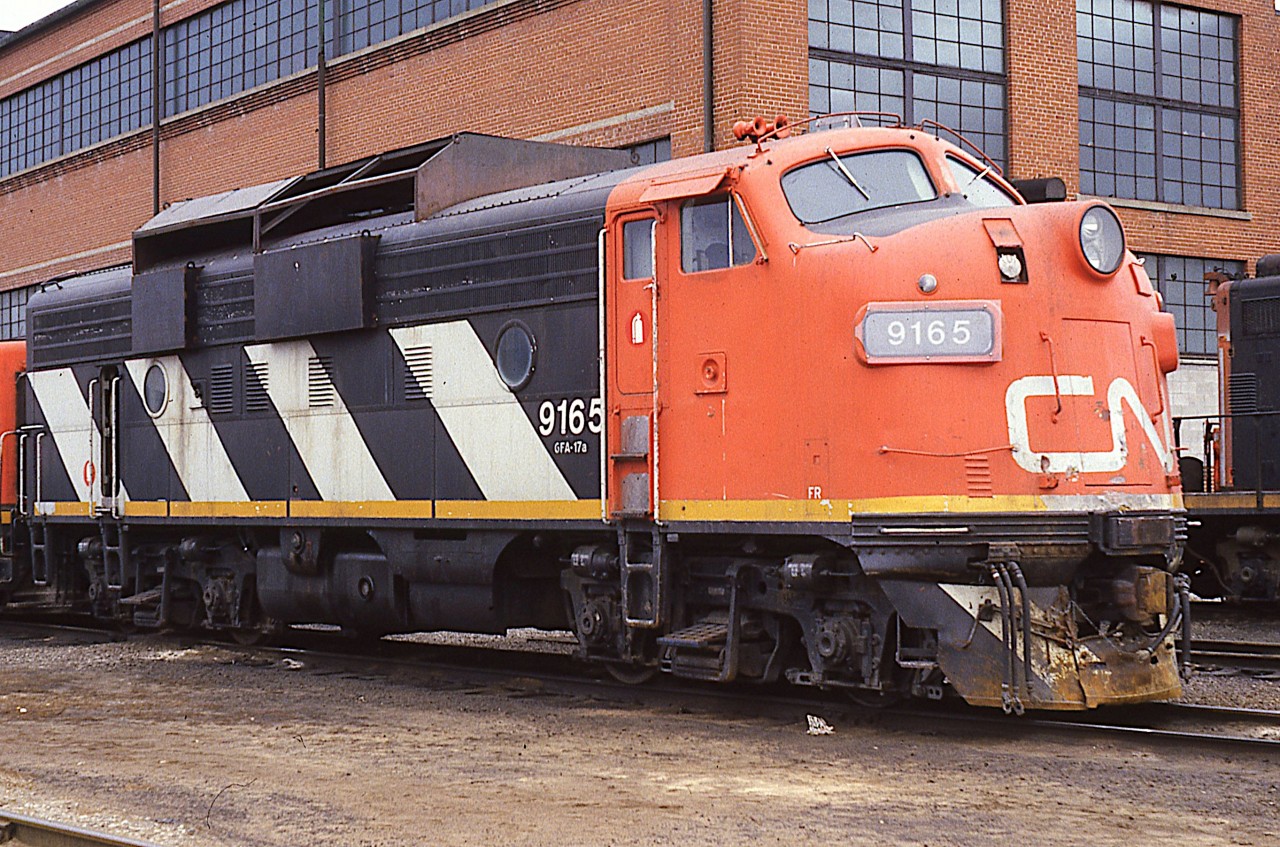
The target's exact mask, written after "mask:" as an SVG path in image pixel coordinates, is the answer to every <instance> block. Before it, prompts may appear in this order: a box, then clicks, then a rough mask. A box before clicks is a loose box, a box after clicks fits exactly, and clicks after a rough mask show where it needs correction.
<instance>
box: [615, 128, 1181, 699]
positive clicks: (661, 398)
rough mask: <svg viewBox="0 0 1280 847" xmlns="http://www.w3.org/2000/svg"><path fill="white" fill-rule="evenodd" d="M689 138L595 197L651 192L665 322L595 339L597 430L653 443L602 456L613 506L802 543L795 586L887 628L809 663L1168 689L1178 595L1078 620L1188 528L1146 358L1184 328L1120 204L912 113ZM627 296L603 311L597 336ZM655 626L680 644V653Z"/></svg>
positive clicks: (1005, 681) (867, 625)
mask: <svg viewBox="0 0 1280 847" xmlns="http://www.w3.org/2000/svg"><path fill="white" fill-rule="evenodd" d="M754 129H755V127H752V130H754ZM744 137H751V134H749V133H747V132H746V131H745V130H744ZM756 137H759V136H756ZM700 158H701V159H702V161H700V162H699V164H698V167H697V168H694V166H693V164H692V163H671V164H669V165H665V166H660V167H659V168H657V169H655V170H653V171H650V172H648V173H645V174H642V175H640V176H637V177H636V178H635V179H633V180H631V181H628V182H625V183H623V184H622V185H620V186H619V188H618V189H616V190H615V192H614V195H613V197H612V198H611V209H612V210H613V212H612V213H611V214H612V215H613V218H612V219H613V220H622V219H623V218H625V217H626V216H628V215H631V214H646V213H644V212H641V211H640V209H641V208H642V207H643V206H648V208H650V209H652V208H654V207H655V206H656V208H657V209H658V210H659V211H660V212H661V216H660V217H659V218H657V219H656V220H655V222H654V224H653V230H654V233H655V236H654V238H655V242H654V243H655V247H654V256H655V257H656V265H655V275H654V278H653V280H652V282H651V283H649V284H651V285H652V286H653V287H652V288H651V289H646V291H645V293H646V294H647V295H649V297H650V302H648V303H646V304H645V311H646V315H649V316H651V319H652V323H653V327H654V331H653V333H652V335H651V336H650V337H647V338H646V339H645V344H646V345H647V346H646V349H645V351H644V355H643V356H641V357H639V358H637V359H635V360H628V359H626V358H625V356H623V355H622V353H619V354H618V356H617V357H616V358H614V359H613V360H612V362H613V364H614V365H615V366H616V367H617V368H618V369H619V370H618V372H617V373H616V374H615V375H614V378H613V380H611V381H610V384H609V392H610V393H609V397H608V406H609V407H610V409H612V410H613V411H614V414H615V418H614V420H616V421H618V422H619V423H620V426H619V427H618V429H617V433H616V435H611V442H610V450H609V452H610V454H611V455H614V456H623V455H627V456H635V455H637V453H636V451H625V450H621V449H619V448H620V447H621V445H622V443H623V440H624V439H626V438H629V439H631V443H633V444H636V445H643V447H644V451H645V452H644V455H643V458H627V459H614V460H613V463H612V465H611V468H610V470H611V471H612V473H611V475H610V476H609V495H610V497H609V504H608V507H609V509H610V511H611V512H612V514H614V515H615V516H617V517H619V518H622V517H625V518H627V519H644V520H645V521H648V522H651V523H652V525H654V526H656V527H659V528H660V531H661V532H665V533H668V534H676V535H678V537H679V539H680V542H679V543H680V546H681V549H690V548H691V547H692V546H693V544H695V543H698V542H692V541H689V540H687V539H689V538H690V533H693V534H694V536H695V537H696V536H697V535H698V534H699V533H701V532H702V531H703V530H704V528H708V527H711V526H718V527H721V528H723V527H726V526H730V527H733V528H734V529H735V530H736V531H737V532H739V533H744V534H746V535H747V536H749V537H750V538H753V539H757V540H754V541H751V542H745V541H735V542H731V543H732V544H738V543H748V544H749V546H752V547H753V548H758V549H761V550H771V551H773V552H772V554H771V555H776V556H779V557H780V558H781V559H782V560H783V567H782V573H783V574H786V573H788V571H787V568H788V567H793V568H799V567H800V564H801V561H800V557H803V558H805V560H806V562H808V564H807V570H803V572H804V573H806V574H808V575H809V576H808V577H806V579H807V580H809V581H808V582H806V581H804V580H801V581H799V582H797V581H795V580H792V582H791V583H790V584H788V580H787V578H786V577H785V576H783V577H782V578H781V588H780V590H783V591H784V592H785V591H792V592H794V591H796V590H800V586H801V585H803V586H805V590H809V591H812V592H814V594H813V600H812V602H813V604H814V607H815V609H816V611H813V612H810V614H812V615H813V616H814V617H816V618H817V619H818V620H820V621H827V622H828V623H830V626H833V627H835V628H836V629H835V630H831V631H832V632H853V631H858V632H863V633H865V634H866V637H869V638H871V639H872V642H874V641H875V638H876V637H879V638H880V639H881V642H880V643H881V645H882V646H883V647H885V649H887V645H889V644H891V643H896V644H897V645H898V646H897V648H896V649H897V651H898V652H897V654H896V655H895V656H894V657H892V658H891V657H888V656H885V657H883V658H884V659H885V660H886V665H885V667H886V668H892V669H894V670H893V671H892V673H887V674H885V675H884V676H881V677H878V678H873V679H869V678H868V675H867V674H866V673H865V672H862V673H859V672H857V671H856V670H854V669H852V668H851V666H850V665H849V664H848V662H846V663H845V664H843V665H841V664H839V663H836V662H834V661H833V660H832V659H831V658H830V657H824V656H823V655H821V654H820V653H815V652H814V651H813V650H808V651H807V652H808V656H807V667H804V668H802V669H797V670H796V671H795V672H794V673H791V674H790V675H791V676H792V677H794V678H796V679H797V680H799V681H806V682H811V683H813V684H819V685H828V686H841V685H843V686H854V687H859V686H869V687H876V686H880V687H883V686H886V685H890V686H893V685H905V686H907V687H909V688H914V689H915V690H916V691H917V693H920V692H922V691H929V690H933V689H932V688H931V686H934V685H935V684H940V682H938V683H935V680H940V679H941V678H942V677H945V678H946V679H948V680H949V681H950V684H951V685H952V686H953V687H954V688H955V689H956V690H957V691H959V693H961V694H962V695H963V696H964V697H966V698H967V699H969V700H971V701H972V702H975V703H982V704H988V705H1009V706H1010V707H1012V704H1013V703H1014V702H1015V701H1016V702H1018V703H1019V704H1021V706H1025V707H1043V708H1081V707H1085V706H1092V705H1098V704H1100V703H1105V702H1122V701H1128V700H1140V699H1151V698H1162V697H1169V696H1174V695H1176V693H1177V690H1178V682H1177V673H1176V671H1175V669H1174V663H1173V655H1172V651H1171V650H1170V649H1169V646H1170V643H1171V642H1169V640H1168V639H1169V633H1167V632H1164V633H1163V634H1162V630H1164V629H1165V624H1167V623H1169V622H1170V621H1171V620H1172V619H1173V617H1174V616H1175V615H1176V614H1177V611H1176V608H1175V607H1174V606H1173V605H1169V604H1168V601H1167V598H1166V599H1165V600H1164V601H1162V602H1164V603H1165V604H1166V605H1167V606H1168V608H1163V609H1161V610H1160V612H1159V613H1157V614H1154V615H1150V614H1149V615H1145V616H1139V617H1141V618H1142V620H1141V622H1138V621H1126V623H1124V624H1123V625H1121V627H1120V629H1117V630H1109V631H1106V632H1101V631H1098V630H1097V628H1096V625H1094V624H1092V623H1091V621H1096V620H1099V618H1098V617H1095V616H1094V612H1097V611H1098V610H1105V609H1111V608H1114V607H1118V606H1122V605H1123V602H1122V601H1121V599H1118V598H1117V597H1116V596H1115V595H1116V593H1117V591H1119V592H1120V593H1121V594H1123V593H1124V591H1123V590H1121V589H1118V588H1116V586H1117V585H1119V584H1121V583H1123V582H1124V580H1121V581H1120V582H1117V580H1116V578H1115V577H1114V574H1115V573H1118V572H1120V571H1125V572H1128V571H1127V570H1126V569H1132V568H1135V567H1136V568H1139V569H1143V570H1142V573H1148V572H1150V573H1156V574H1160V575H1167V573H1168V570H1169V569H1171V568H1173V567H1175V566H1176V564H1177V562H1178V559H1179V556H1180V547H1179V543H1180V537H1181V532H1182V525H1183V524H1182V520H1181V517H1180V515H1179V513H1178V512H1177V509H1178V507H1179V505H1180V496H1179V494H1178V491H1177V489H1176V463H1175V462H1174V461H1173V452H1172V450H1171V445H1172V433H1171V429H1170V420H1169V413H1168V403H1167V389H1166V387H1165V381H1164V376H1165V372H1166V371H1167V370H1168V369H1169V367H1170V365H1171V363H1173V362H1175V361H1176V352H1175V353H1174V354H1173V355H1171V354H1170V352H1169V351H1170V345H1169V337H1168V323H1167V318H1166V316H1163V315H1161V314H1160V313H1159V310H1158V307H1157V304H1156V300H1155V297H1154V296H1153V292H1152V290H1151V287H1150V284H1149V281H1148V280H1146V278H1145V275H1144V274H1143V273H1142V271H1141V268H1140V266H1138V265H1136V264H1135V263H1134V262H1133V261H1132V257H1131V256H1130V255H1129V254H1128V253H1127V251H1126V249H1125V246H1124V237H1123V232H1122V230H1121V229H1120V225H1119V222H1118V220H1117V219H1116V218H1115V215H1114V213H1112V212H1111V211H1110V210H1109V209H1107V208H1106V207H1105V206H1103V205H1101V204H1097V203H1061V204H1055V205H1052V206H1028V205H1025V204H1024V203H1023V202H1022V200H1021V198H1020V197H1019V196H1018V195H1017V194H1016V192H1015V191H1014V190H1013V189H1012V188H1011V187H1010V186H1009V185H1008V184H1006V183H1004V182H1003V181H1002V180H1000V179H999V178H998V176H996V175H995V173H994V171H993V170H992V169H991V168H990V167H989V166H987V165H985V164H984V163H982V162H979V161H975V160H973V159H972V158H971V157H969V156H967V155H965V154H963V153H962V152H960V151H959V150H958V149H957V148H955V147H952V146H951V145H949V144H946V143H945V142H942V141H940V140H939V139H937V138H933V137H931V136H928V135H926V134H924V133H922V132H920V131H919V130H909V129H876V130H869V129H868V130H858V129H853V130H844V131H830V132H810V133H808V134H806V135H803V136H799V137H795V138H793V139H789V140H787V141H779V140H769V139H766V140H765V141H764V142H762V143H761V144H760V145H759V146H758V147H757V149H756V150H754V151H751V152H747V153H746V154H745V155H743V153H742V152H739V151H730V152H727V153H724V154H716V155H715V156H713V157H700ZM631 209H635V210H636V211H634V212H632V211H629V210H631ZM611 232H614V233H616V232H617V230H616V229H614V230H611ZM621 240H623V241H625V235H624V236H623V237H622V239H621ZM622 249H623V250H625V249H626V247H625V244H624V245H623V246H622ZM712 253H714V259H713V260H712V261H708V260H707V258H706V257H707V255H708V254H712ZM611 285H612V286H613V287H611V288H610V292H609V294H608V295H607V296H606V302H609V301H610V299H611V298H612V301H613V302H614V303H620V302H624V301H625V302H632V301H628V300H626V299H625V298H628V297H634V296H635V295H633V294H631V293H628V285H629V283H628V282H627V281H626V280H625V279H621V280H618V281H616V282H613V283H611ZM637 302H638V301H637ZM624 317H625V316H624V315H621V314H613V315H611V314H609V313H606V318H605V319H606V327H607V332H608V331H609V328H610V327H612V326H613V324H614V323H615V322H616V321H617V320H618V319H619V318H624ZM609 349H610V350H614V349H616V348H615V347H612V346H611V347H610V348H609ZM712 356H714V357H715V358H714V361H715V362H716V368H717V369H718V371H719V372H720V373H721V376H720V377H719V378H718V380H717V382H716V383H715V388H714V389H709V388H708V385H707V381H706V378H705V377H706V373H707V368H708V364H707V363H708V362H709V361H712V359H711V358H710V357H712ZM650 367H652V373H649V368H650ZM628 368H634V370H627V369H628ZM628 373H629V374H632V376H627V374H628ZM650 380H652V381H651V382H650ZM624 384H629V385H632V386H639V385H643V386H644V387H645V390H644V392H643V393H637V392H630V393H629V392H628V391H627V390H620V387H621V386H622V385H624ZM650 387H651V388H650ZM629 428H630V429H629ZM760 538H767V539H770V540H769V541H768V542H764V541H760V540H758V539H760ZM819 538H820V539H821V540H818V539H819ZM685 545H689V547H686V546H685ZM815 549H816V550H817V551H818V552H816V553H815V552H814V551H815ZM788 554H790V555H788ZM764 555H766V556H767V555H770V554H764ZM813 556H816V557H817V558H816V559H815V560H814V561H808V559H809V557H813ZM690 566H691V567H695V568H696V567H699V566H698V565H690ZM706 567H713V566H712V565H710V564H707V565H706ZM759 567H761V568H763V571H762V572H767V571H768V569H767V567H765V566H763V565H760V566H759ZM797 572H799V571H797ZM819 574H825V576H819ZM840 580H844V582H840ZM767 584H768V579H767V578H766V579H762V580H760V585H767ZM1125 584H1128V583H1125ZM1162 584H1163V583H1162ZM836 585H840V586H842V590H843V591H845V592H846V593H843V594H841V593H840V592H838V591H837V592H835V594H833V595H831V596H825V597H824V595H823V590H824V588H823V586H825V587H826V588H825V590H829V591H834V590H835V586H836ZM854 585H856V586H857V588H856V589H855V588H854V587H853V586H854ZM1169 585H1170V586H1172V583H1169ZM757 587H759V586H757ZM728 593H729V594H732V593H733V592H732V591H731V590H730V591H729V592H728ZM768 594H769V591H768V590H767V589H766V590H763V591H762V595H768ZM837 596H838V597H840V598H841V600H839V601H837V600H836V599H835V597H837ZM855 598H862V600H861V601H858V600H855ZM741 602H745V603H747V608H749V609H750V608H753V606H752V605H751V601H741ZM756 602H757V603H759V604H760V606H762V607H765V608H755V611H757V612H759V613H760V614H761V615H764V616H766V617H767V616H768V615H770V614H772V615H778V614H780V612H779V611H778V609H777V608H774V607H775V606H776V602H775V601H773V600H771V599H769V598H768V597H767V596H762V597H761V598H760V599H759V600H758V601H756ZM840 602H867V603H872V604H873V605H874V604H881V605H882V606H883V607H884V608H885V611H884V614H883V618H879V619H878V618H876V616H875V615H869V616H868V617H866V618H860V617H858V616H856V615H854V616H850V614H849V613H848V612H847V610H844V611H842V610H840V609H839V608H838V606H839V603H840ZM730 605H732V602H730ZM766 608H770V609H771V610H770V611H766ZM703 611H705V612H706V614H714V612H713V610H712V609H711V608H710V607H708V608H707V609H705V610H703ZM739 613H741V612H739ZM788 614H789V615H790V617H791V619H792V620H793V621H795V624H796V625H797V626H799V628H800V629H801V630H802V631H805V632H806V633H808V629H807V628H806V623H805V621H804V619H803V616H801V615H798V614H797V613H795V612H794V610H790V611H789V612H788ZM677 623H680V622H677ZM689 623H690V625H692V623H693V622H692V621H690V622H689ZM1032 624H1034V626H1033V625H1032ZM815 626H818V629H817V630H816V631H815V632H814V633H813V643H819V642H820V643H822V644H826V645H828V646H830V645H831V644H832V643H833V642H832V640H831V638H832V637H834V636H831V635H830V632H828V630H827V629H822V627H823V626H827V624H821V625H818V624H815ZM1120 630H1123V632H1121V631H1120ZM823 633H827V636H829V637H819V636H822V634H823ZM836 640H837V641H839V639H836ZM659 643H660V644H662V645H665V647H664V648H663V649H665V650H666V651H667V653H668V654H669V655H668V659H667V660H666V661H668V663H669V664H671V666H673V667H678V666H679V665H680V661H681V656H682V655H684V654H689V653H690V652H691V651H694V648H693V647H691V646H681V645H683V644H684V642H683V641H680V640H679V639H676V640H675V641H664V640H663V639H661V638H660V639H659ZM805 643H809V636H808V635H806V637H805ZM1115 645H1122V646H1121V647H1119V648H1118V649H1113V647H1115ZM866 649H867V650H868V651H869V653H868V654H864V655H870V654H874V653H875V649H874V647H867V648H866ZM903 650H907V652H908V653H910V654H911V655H912V656H917V657H919V656H927V657H928V658H927V659H919V660H917V659H911V660H910V661H908V660H906V659H904V658H903V652H902V651H903ZM828 652H829V651H828ZM836 652H839V651H838V650H837V651H836ZM1152 655H1154V656H1156V657H1157V659H1158V661H1157V662H1155V663H1154V664H1153V663H1152V662H1150V661H1148V659H1149V658H1150V656H1152ZM1028 657H1030V658H1028ZM877 658H879V657H877ZM690 661H692V658H691V659H690ZM1104 667H1107V668H1111V669H1112V670H1115V669H1116V668H1120V667H1124V668H1125V670H1124V672H1123V673H1115V674H1113V675H1112V676H1110V677H1108V676H1107V675H1106V674H1104V673H1101V669H1102V668H1104ZM886 676H887V677H892V680H891V681H890V680H887V679H886V678H885V677H886Z"/></svg>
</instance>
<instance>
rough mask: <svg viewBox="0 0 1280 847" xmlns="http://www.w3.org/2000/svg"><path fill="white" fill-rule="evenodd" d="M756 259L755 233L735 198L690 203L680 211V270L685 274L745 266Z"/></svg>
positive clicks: (714, 198)
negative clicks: (743, 216)
mask: <svg viewBox="0 0 1280 847" xmlns="http://www.w3.org/2000/svg"><path fill="white" fill-rule="evenodd" d="M755 257H756V245H755V242H754V241H752V240H751V231H750V230H748V229H747V222H746V221H744V220H743V219H742V212H741V211H739V209H738V204H737V203H736V202H734V199H733V197H731V196H729V195H722V196H719V197H711V198H708V199H705V200H690V201H689V202H687V203H685V204H684V206H682V207H681V209H680V268H681V270H683V271H684V272H685V273H698V272H700V271H713V270H719V269H721V268H728V267H735V266H737V265H745V264H747V263H749V262H751V261H753V260H754V259H755Z"/></svg>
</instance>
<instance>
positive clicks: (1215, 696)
mask: <svg viewBox="0 0 1280 847" xmlns="http://www.w3.org/2000/svg"><path fill="white" fill-rule="evenodd" d="M1191 614H1192V621H1191V634H1192V637H1193V638H1211V639H1219V640H1226V641H1252V642H1257V643H1259V644H1273V643H1274V644H1280V607H1277V606H1276V605H1275V604H1266V605H1262V604H1258V605H1251V606H1236V605H1231V604H1226V603H1196V604H1195V606H1194V607H1193V608H1192V612H1191ZM1182 699H1183V701H1184V702H1187V703H1203V704H1205V705H1211V706H1239V707H1242V708H1250V709H1273V710H1280V674H1277V673H1275V672H1270V673H1260V674H1251V673H1247V672H1242V671H1237V670H1234V669H1230V668H1223V669H1216V668H1201V669H1199V672H1197V673H1195V674H1193V675H1192V676H1191V678H1190V679H1188V680H1187V681H1186V683H1185V684H1184V686H1183V693H1182Z"/></svg>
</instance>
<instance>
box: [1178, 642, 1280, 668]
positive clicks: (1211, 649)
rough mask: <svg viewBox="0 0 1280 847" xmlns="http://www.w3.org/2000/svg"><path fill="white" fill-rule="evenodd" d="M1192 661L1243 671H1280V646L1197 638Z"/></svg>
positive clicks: (1193, 643)
mask: <svg viewBox="0 0 1280 847" xmlns="http://www.w3.org/2000/svg"><path fill="white" fill-rule="evenodd" d="M1191 661H1192V662H1195V663H1196V664H1198V665H1220V666H1223V667H1228V668H1239V669H1241V670H1257V671H1276V670H1280V644H1275V643H1267V642H1260V641H1233V640H1226V639H1209V638H1197V639H1195V640H1193V641H1192V642H1191Z"/></svg>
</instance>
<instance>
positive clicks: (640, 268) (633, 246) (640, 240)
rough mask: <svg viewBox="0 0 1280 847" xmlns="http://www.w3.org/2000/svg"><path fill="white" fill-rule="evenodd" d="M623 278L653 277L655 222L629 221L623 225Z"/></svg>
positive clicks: (647, 220)
mask: <svg viewBox="0 0 1280 847" xmlns="http://www.w3.org/2000/svg"><path fill="white" fill-rule="evenodd" d="M622 276H623V278H624V279H650V278H652V277H653V221H652V220H650V219H645V220H643V221H628V222H627V223H625V224H623V225H622Z"/></svg>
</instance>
